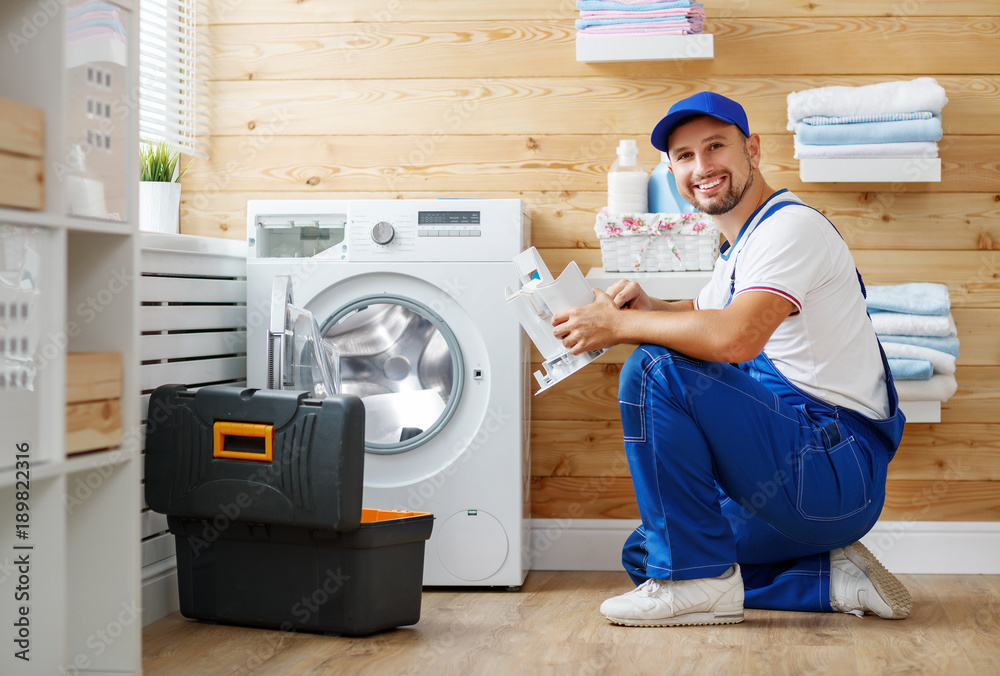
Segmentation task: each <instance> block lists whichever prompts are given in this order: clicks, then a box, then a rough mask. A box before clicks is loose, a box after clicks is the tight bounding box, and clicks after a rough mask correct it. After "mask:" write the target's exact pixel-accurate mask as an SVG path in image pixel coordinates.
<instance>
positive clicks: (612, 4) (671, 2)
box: [576, 0, 705, 35]
mask: <svg viewBox="0 0 1000 676" xmlns="http://www.w3.org/2000/svg"><path fill="white" fill-rule="evenodd" d="M576 8H577V9H579V10H580V18H579V20H577V22H576V29H577V30H578V31H579V32H580V33H582V34H584V35H687V34H693V33H701V32H702V31H703V30H704V21H705V9H704V6H703V5H702V4H701V3H698V2H690V1H689V0H577V3H576Z"/></svg>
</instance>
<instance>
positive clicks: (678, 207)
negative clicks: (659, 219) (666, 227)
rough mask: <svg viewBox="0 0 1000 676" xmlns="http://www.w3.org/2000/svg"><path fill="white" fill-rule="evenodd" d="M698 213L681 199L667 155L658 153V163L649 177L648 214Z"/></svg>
mask: <svg viewBox="0 0 1000 676" xmlns="http://www.w3.org/2000/svg"><path fill="white" fill-rule="evenodd" d="M695 211H698V210H697V209H695V208H694V207H693V206H691V205H690V204H688V202H687V200H685V199H684V198H683V197H681V193H680V191H679V190H677V181H675V180H674V174H673V172H671V171H670V161H669V159H668V158H667V154H666V153H664V152H661V153H660V163H659V164H658V165H656V168H655V169H653V173H652V174H650V175H649V212H650V213H653V214H688V213H692V212H695Z"/></svg>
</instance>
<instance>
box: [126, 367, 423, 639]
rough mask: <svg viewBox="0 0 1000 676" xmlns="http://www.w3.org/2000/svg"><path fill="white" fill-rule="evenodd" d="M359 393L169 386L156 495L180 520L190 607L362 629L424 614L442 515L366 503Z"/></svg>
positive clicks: (157, 405) (158, 395) (151, 419)
mask: <svg viewBox="0 0 1000 676" xmlns="http://www.w3.org/2000/svg"><path fill="white" fill-rule="evenodd" d="M364 429H365V423H364V406H363V405H362V403H361V400H360V399H358V398H357V397H353V396H348V395H333V396H331V397H328V398H326V399H321V400H318V399H310V398H308V396H307V395H306V393H304V392H288V391H280V390H253V389H241V388H238V387H228V386H227V387H205V388H202V389H200V390H198V391H197V392H192V391H189V390H187V389H186V388H185V387H184V386H181V385H164V386H162V387H159V388H157V389H156V390H155V391H154V392H153V393H152V395H151V396H150V399H149V410H148V424H147V430H146V470H145V481H146V502H147V504H148V505H149V507H150V508H151V509H152V510H154V511H156V512H160V513H163V514H166V515H167V523H168V525H169V528H170V532H171V533H173V534H174V537H175V542H176V549H177V581H178V588H179V595H180V608H181V613H182V614H183V615H184V616H186V617H190V618H194V619H198V620H203V621H210V622H226V623H232V624H241V625H251V626H260V627H271V628H277V629H282V630H287V631H314V632H323V633H329V634H349V635H362V634H369V633H372V632H376V631H380V630H383V629H391V628H393V627H400V626H404V625H408V624H414V623H416V622H417V621H418V620H419V619H420V594H421V582H422V578H423V563H424V545H425V543H426V541H427V539H428V538H429V537H430V534H431V527H432V525H433V516H432V515H431V514H427V513H420V512H395V511H382V510H376V509H363V508H362V506H361V493H362V477H363V471H364Z"/></svg>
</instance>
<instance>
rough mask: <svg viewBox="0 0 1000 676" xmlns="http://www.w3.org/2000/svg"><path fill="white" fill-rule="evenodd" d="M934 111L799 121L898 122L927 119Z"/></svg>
mask: <svg viewBox="0 0 1000 676" xmlns="http://www.w3.org/2000/svg"><path fill="white" fill-rule="evenodd" d="M932 117H934V113H932V112H930V111H929V110H921V111H918V112H915V113H869V114H867V115H846V116H844V117H828V116H825V115H810V116H809V117H803V118H802V119H801V120H799V122H801V123H803V124H858V123H860V122H898V121H899V120H929V119H931V118H932Z"/></svg>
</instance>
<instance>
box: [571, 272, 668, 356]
mask: <svg viewBox="0 0 1000 676" xmlns="http://www.w3.org/2000/svg"><path fill="white" fill-rule="evenodd" d="M622 282H624V280H622ZM622 282H618V283H616V284H615V285H614V286H612V287H611V289H609V291H610V290H612V289H614V288H615V286H618V285H619V284H622ZM633 284H634V282H633ZM636 287H638V284H636ZM640 294H641V296H642V297H645V295H646V294H644V293H642V292H641V290H640ZM620 296H621V293H618V294H616V296H615V298H612V297H611V296H610V295H608V294H606V293H604V292H603V291H601V290H600V289H594V302H593V303H590V304H589V305H581V306H580V307H571V308H566V309H565V310H560V311H559V312H557V313H555V314H554V315H553V316H552V326H553V334H554V335H555V337H556V338H558V339H559V340H561V341H562V344H563V345H565V346H566V347H568V348H569V349H570V351H571V352H572V353H573V354H581V353H583V352H590V351H591V350H600V349H601V348H604V347H611V346H612V345H615V344H617V343H618V342H619V339H618V332H619V329H620V326H621V321H622V316H621V315H622V312H623V310H622V309H621V308H620V307H619V306H618V304H617V300H618V298H619V297H620ZM636 298H639V296H638V295H636V296H626V301H625V302H628V301H629V300H630V299H636ZM646 302H647V303H648V302H649V298H646Z"/></svg>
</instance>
